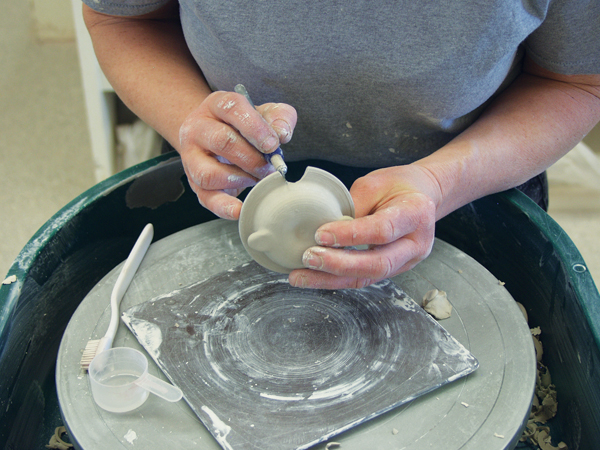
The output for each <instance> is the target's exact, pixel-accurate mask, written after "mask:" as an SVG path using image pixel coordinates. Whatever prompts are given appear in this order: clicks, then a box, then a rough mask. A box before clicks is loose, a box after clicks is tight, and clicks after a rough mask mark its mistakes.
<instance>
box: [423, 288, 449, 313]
mask: <svg viewBox="0 0 600 450" xmlns="http://www.w3.org/2000/svg"><path fill="white" fill-rule="evenodd" d="M423 309H425V311H427V312H428V313H429V314H431V315H432V316H433V317H435V318H436V319H438V320H441V319H447V318H448V317H450V315H451V314H452V305H451V304H450V302H449V301H448V297H447V295H446V293H445V292H444V291H438V290H437V289H432V290H430V291H427V293H426V294H425V295H424V296H423Z"/></svg>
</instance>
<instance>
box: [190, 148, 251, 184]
mask: <svg viewBox="0 0 600 450" xmlns="http://www.w3.org/2000/svg"><path fill="white" fill-rule="evenodd" d="M184 169H185V172H186V174H187V177H188V180H189V181H190V184H194V185H196V186H197V187H198V188H200V189H204V190H222V189H244V188H247V187H250V186H254V185H255V184H256V182H257V181H258V180H257V178H256V177H253V176H251V175H249V174H248V173H246V172H245V171H243V170H242V169H240V168H239V167H237V166H234V165H231V164H225V163H221V162H219V161H217V159H215V158H213V157H212V156H209V155H206V154H203V153H202V152H197V153H194V154H192V155H189V154H188V155H186V157H185V159H184Z"/></svg>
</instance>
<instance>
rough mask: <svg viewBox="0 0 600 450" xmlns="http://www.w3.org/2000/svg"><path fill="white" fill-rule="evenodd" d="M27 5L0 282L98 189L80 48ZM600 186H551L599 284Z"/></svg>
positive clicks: (6, 85) (4, 29)
mask: <svg viewBox="0 0 600 450" xmlns="http://www.w3.org/2000/svg"><path fill="white" fill-rule="evenodd" d="M28 4H29V3H28V2H22V1H18V0H10V1H8V2H5V6H4V9H3V14H2V15H0V67H1V68H2V69H1V70H0V92H1V93H2V94H1V95H0V111H2V114H1V115H0V136H1V138H0V160H1V161H2V163H1V164H0V211H1V215H0V217H1V219H0V236H1V239H0V278H2V277H3V275H4V274H6V273H7V272H8V270H9V268H10V266H11V264H12V261H13V260H14V259H15V257H16V256H17V254H18V253H19V251H20V250H21V248H22V247H23V246H24V245H25V244H26V243H27V241H28V240H29V239H30V238H31V236H32V235H33V234H34V233H35V231H36V230H37V229H38V228H39V227H41V226H42V225H43V224H44V223H45V222H46V221H47V220H48V219H49V218H50V217H51V216H52V215H53V214H54V213H56V212H57V211H58V210H59V209H60V208H61V207H63V206H64V205H65V204H67V203H68V202H69V201H70V200H72V199H73V198H75V197H76V196H77V195H78V194H80V193H82V192H83V191H85V190H86V189H88V188H90V187H91V186H93V185H94V184H95V180H94V178H93V162H92V158H91V150H90V141H89V136H88V132H87V123H86V119H85V109H84V103H83V93H82V87H81V78H80V74H79V66H78V57H77V50H76V46H75V43H74V42H67V43H62V44H41V43H38V42H36V41H35V40H34V39H33V38H32V37H31V33H30V19H29V11H28ZM598 134H600V133H598ZM598 141H600V139H598ZM597 148H598V150H600V144H599V145H598V147H597ZM598 186H600V179H599V180H597V182H596V187H595V189H594V187H593V186H592V187H590V186H588V187H581V186H577V185H573V184H557V183H552V184H551V210H550V214H551V216H552V217H553V218H554V219H555V220H556V221H557V222H558V223H559V224H560V225H561V226H562V227H563V228H564V229H565V231H566V232H567V234H568V235H569V236H570V237H571V239H572V240H573V241H574V242H575V244H576V245H577V247H578V248H579V250H580V252H581V253H582V255H583V257H584V259H585V261H586V263H587V266H588V269H589V270H590V272H591V273H592V274H593V276H595V279H596V284H597V285H598V284H599V283H598V281H599V280H600V190H599V189H600V188H599V187H598ZM2 279H3V278H2Z"/></svg>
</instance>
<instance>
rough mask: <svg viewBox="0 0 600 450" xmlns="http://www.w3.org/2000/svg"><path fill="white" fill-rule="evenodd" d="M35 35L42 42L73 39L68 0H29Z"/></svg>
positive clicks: (73, 32) (71, 14) (73, 27)
mask: <svg viewBox="0 0 600 450" xmlns="http://www.w3.org/2000/svg"><path fill="white" fill-rule="evenodd" d="M29 1H30V5H31V6H30V7H31V18H32V27H33V33H34V35H35V37H36V38H37V39H38V40H39V41H42V42H65V41H73V40H74V39H75V26H74V24H73V12H72V8H71V1H70V0H29Z"/></svg>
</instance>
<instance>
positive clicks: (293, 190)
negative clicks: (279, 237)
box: [239, 166, 354, 273]
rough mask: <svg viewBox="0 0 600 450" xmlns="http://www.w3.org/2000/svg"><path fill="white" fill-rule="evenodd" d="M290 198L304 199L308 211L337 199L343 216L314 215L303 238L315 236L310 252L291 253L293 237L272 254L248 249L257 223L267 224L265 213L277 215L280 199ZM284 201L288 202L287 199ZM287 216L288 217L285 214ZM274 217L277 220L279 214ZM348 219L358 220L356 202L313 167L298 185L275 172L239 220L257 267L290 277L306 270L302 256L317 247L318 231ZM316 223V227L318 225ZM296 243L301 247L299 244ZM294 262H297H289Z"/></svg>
mask: <svg viewBox="0 0 600 450" xmlns="http://www.w3.org/2000/svg"><path fill="white" fill-rule="evenodd" d="M303 185H305V186H306V190H299V189H298V188H302V187H303ZM315 185H316V186H317V187H318V190H319V192H315V190H314V187H315ZM311 191H312V192H311ZM288 194H289V195H290V196H291V195H295V196H301V197H302V198H301V200H302V202H301V203H302V208H306V207H308V206H309V205H310V204H311V203H314V204H315V208H317V207H318V206H317V205H319V206H322V204H323V201H324V200H323V198H324V197H327V196H328V195H327V194H329V197H333V198H334V199H335V201H336V202H337V205H336V206H337V207H339V210H340V211H341V216H340V217H336V218H333V217H332V216H331V215H330V216H329V217H324V218H319V217H315V216H314V215H313V216H312V218H311V222H312V226H311V227H310V228H311V229H305V230H302V234H304V235H307V234H308V235H309V236H311V238H310V239H311V241H312V242H311V243H310V245H308V246H306V248H303V246H297V248H295V249H294V250H293V251H290V248H291V247H293V243H292V242H291V240H292V239H293V237H291V236H288V237H287V238H284V239H283V242H281V245H278V246H276V247H273V248H272V249H271V250H270V252H269V251H260V250H257V249H256V248H252V247H251V246H250V245H248V239H249V238H250V236H252V235H253V233H255V232H256V231H258V229H257V222H261V221H264V220H265V218H264V217H265V210H266V211H269V212H273V211H275V212H276V213H277V212H280V209H281V204H282V202H283V200H282V199H281V198H279V199H277V197H276V196H277V195H280V196H281V195H286V196H287V195H288ZM303 194H306V195H303ZM312 194H315V195H314V197H312ZM274 197H275V199H274ZM282 198H283V199H285V198H286V197H282ZM313 200H314V202H313ZM264 201H267V202H272V203H271V204H270V205H269V204H266V203H264ZM277 208H279V209H277ZM283 213H284V215H285V211H284V212H283ZM258 214H260V216H259V215H258ZM299 214H300V215H302V211H299ZM332 214H333V213H332ZM274 215H275V216H277V215H278V214H274ZM344 216H347V217H352V218H354V202H353V201H352V197H351V196H350V192H348V189H347V188H346V186H344V184H343V183H342V182H341V181H340V180H339V179H338V178H336V177H335V176H334V175H332V174H331V173H329V172H327V171H325V170H322V169H319V168H316V167H312V166H309V167H307V168H306V171H305V172H304V175H303V176H302V178H301V179H300V180H298V181H297V182H295V183H289V182H287V181H286V180H285V178H284V177H282V176H281V174H279V173H278V172H275V173H272V174H271V175H269V176H267V177H266V178H264V179H263V180H261V181H260V182H259V183H258V184H257V185H256V186H254V188H252V190H251V191H250V192H249V193H248V196H247V197H246V199H245V200H244V204H243V205H242V210H241V212H240V219H239V233H240V238H241V240H242V244H243V245H244V248H245V249H246V251H247V252H248V253H249V254H250V256H251V257H252V259H254V260H255V261H256V262H257V263H259V264H260V265H262V266H263V267H266V268H267V269H270V270H273V271H275V272H280V273H290V272H291V271H292V270H294V269H301V268H304V266H303V265H302V253H304V251H305V250H306V249H307V248H309V247H311V246H313V245H317V243H316V242H315V241H314V233H315V231H316V230H317V228H318V227H319V226H321V225H323V224H324V223H327V222H331V221H334V220H341V219H343V217H344ZM315 221H316V223H314V222H315ZM263 226H264V224H263ZM272 228H277V225H273V226H272ZM312 228H314V229H312ZM261 229H262V228H261ZM279 229H281V228H279ZM296 242H298V243H299V241H296ZM286 252H287V253H286ZM284 260H285V261H286V262H285V263H283V262H282V261H284ZM291 260H293V261H294V262H293V263H292V262H288V261H291Z"/></svg>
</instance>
